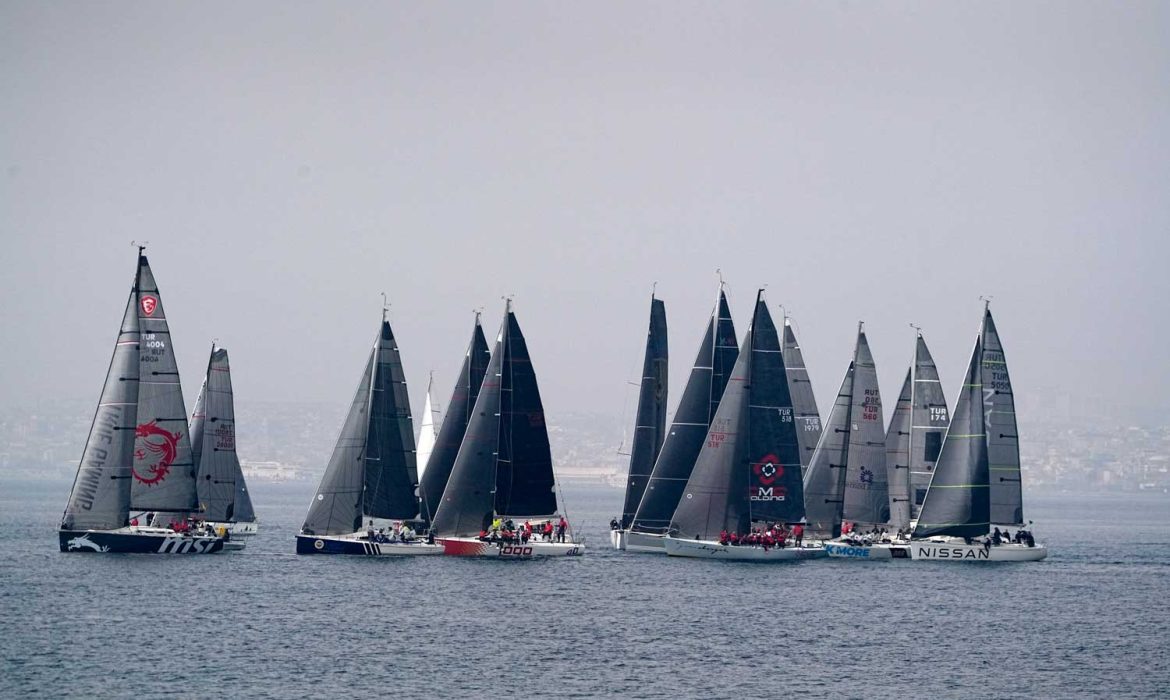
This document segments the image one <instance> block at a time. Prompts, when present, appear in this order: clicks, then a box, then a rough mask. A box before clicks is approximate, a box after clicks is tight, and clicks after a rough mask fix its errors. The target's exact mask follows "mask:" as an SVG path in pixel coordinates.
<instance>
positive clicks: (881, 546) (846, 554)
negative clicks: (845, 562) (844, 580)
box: [824, 541, 910, 561]
mask: <svg viewBox="0 0 1170 700" xmlns="http://www.w3.org/2000/svg"><path fill="white" fill-rule="evenodd" d="M824 547H825V553H826V554H828V555H829V557H830V558H832V559H852V560H854V561H888V560H890V559H909V558H910V545H909V544H907V543H904V542H903V543H901V544H898V543H890V542H879V543H877V544H864V545H855V544H848V543H845V542H834V541H828V542H825V543H824Z"/></svg>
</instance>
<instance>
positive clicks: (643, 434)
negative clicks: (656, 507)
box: [621, 297, 668, 528]
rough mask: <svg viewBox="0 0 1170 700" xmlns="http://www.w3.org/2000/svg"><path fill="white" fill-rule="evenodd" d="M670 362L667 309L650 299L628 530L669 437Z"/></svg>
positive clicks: (628, 501)
mask: <svg viewBox="0 0 1170 700" xmlns="http://www.w3.org/2000/svg"><path fill="white" fill-rule="evenodd" d="M667 361H668V357H667V343H666V306H665V304H663V303H662V300H660V299H656V298H654V297H651V299H650V328H649V330H648V331H647V333H646V352H645V355H644V357H643V360H642V386H641V389H640V390H639V391H638V416H637V418H636V420H635V425H634V442H633V446H632V447H631V449H630V472H629V476H628V477H627V479H626V499H625V504H624V506H623V507H622V523H621V524H622V527H623V528H627V527H629V526H630V523H631V522H633V520H634V514H635V513H636V512H637V510H638V504H639V503H641V502H642V495H643V494H644V493H645V492H646V484H647V483H648V482H649V480H650V475H651V474H652V473H653V471H654V463H655V462H656V461H657V460H658V453H659V452H660V451H661V449H662V440H663V438H664V436H665V435H666V389H667Z"/></svg>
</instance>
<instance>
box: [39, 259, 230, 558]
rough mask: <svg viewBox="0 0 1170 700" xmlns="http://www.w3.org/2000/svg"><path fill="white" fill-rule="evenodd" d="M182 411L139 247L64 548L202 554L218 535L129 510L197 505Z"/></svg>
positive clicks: (216, 543) (65, 523)
mask: <svg viewBox="0 0 1170 700" xmlns="http://www.w3.org/2000/svg"><path fill="white" fill-rule="evenodd" d="M195 475H196V470H195V464H194V462H193V461H192V459H191V442H190V436H189V434H188V428H187V412H186V409H185V408H184V407H183V392H182V388H181V387H180V384H179V371H178V367H177V365H176V363H175V352H174V348H173V347H172V346H171V334H170V328H169V326H168V324H167V320H166V314H165V313H164V312H163V305H162V297H161V296H160V295H159V290H158V285H157V283H156V282H155V278H154V273H153V272H152V271H151V269H150V263H149V262H148V261H147V259H146V255H145V254H144V247H143V246H139V247H138V256H137V265H136V267H135V273H134V286H133V287H132V288H131V290H130V299H129V300H128V301H127V302H126V311H125V313H124V314H123V316H122V325H121V327H120V330H119V334H118V340H117V343H116V344H115V346H114V354H113V357H112V358H111V360H110V367H109V370H108V372H107V373H106V383H105V386H104V387H103V389H102V394H101V399H100V400H99V401H98V406H97V411H96V412H95V414H94V420H93V425H92V426H91V427H90V431H89V438H88V439H87V440H86V444H85V451H84V452H83V453H82V457H81V463H80V464H79V465H78V468H77V476H76V478H75V479H74V481H73V488H72V489H71V491H70V494H69V501H68V503H67V504H66V506H65V513H64V515H63V516H62V518H61V527H60V530H59V531H58V539H59V544H60V548H61V551H62V552H106V553H122V552H126V553H144V554H145V553H159V554H207V553H211V552H218V551H220V550H222V549H223V545H224V539H223V538H222V537H216V536H212V535H195V534H191V533H178V532H175V531H174V530H171V529H169V528H162V527H142V526H139V524H138V522H137V518H135V519H133V520H131V518H130V512H131V510H134V511H140V512H147V511H151V512H160V513H172V512H190V511H194V510H197V508H198V501H197V499H196V488H195Z"/></svg>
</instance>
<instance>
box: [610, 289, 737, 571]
mask: <svg viewBox="0 0 1170 700" xmlns="http://www.w3.org/2000/svg"><path fill="white" fill-rule="evenodd" d="M738 356H739V343H738V342H737V341H736V338H735V325H734V324H733V323H732V320H731V309H730V307H729V306H728V304H727V295H726V294H725V293H724V291H723V286H722V284H721V285H720V287H719V299H718V300H717V302H716V304H715V309H714V311H713V312H712V313H711V320H710V322H709V323H708V324H707V331H706V333H705V334H704V336H703V341H702V343H701V344H700V345H699V352H698V355H696V357H695V364H694V366H693V367H692V368H691V375H690V377H689V378H688V379H687V384H686V387H685V388H683V393H682V399H681V400H680V401H679V403H678V408H677V409H675V412H674V420H673V421H671V424H670V431H669V432H668V433H667V434H666V437H665V439H664V440H663V443H662V449H661V450H660V451H659V453H658V459H657V460H656V461H655V463H654V470H653V472H652V473H651V474H650V479H649V482H648V483H647V485H646V491H645V493H644V494H643V495H642V502H641V503H640V504H638V510H637V512H636V513H635V514H634V520H633V522H632V524H631V525H630V528H629V530H628V531H627V533H626V538H625V549H628V550H630V551H635V552H657V553H660V554H661V553H663V552H664V550H663V543H662V540H663V538H664V537H665V536H666V533H667V531H668V530H669V529H670V519H671V517H672V516H673V515H674V509H675V508H676V507H677V506H678V501H679V498H681V497H682V493H683V489H684V488H685V487H686V484H687V479H688V478H690V475H691V470H692V469H693V468H694V466H695V458H696V457H698V455H699V450H700V449H701V448H702V446H703V438H704V437H705V436H706V435H707V429H708V428H709V427H710V426H711V419H712V418H714V416H715V411H716V410H717V409H718V408H719V400H720V398H721V397H722V396H723V391H724V389H725V387H726V386H727V379H728V377H729V376H730V375H731V369H732V367H734V366H735V362H736V359H737V358H738Z"/></svg>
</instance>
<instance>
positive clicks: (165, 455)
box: [130, 255, 198, 512]
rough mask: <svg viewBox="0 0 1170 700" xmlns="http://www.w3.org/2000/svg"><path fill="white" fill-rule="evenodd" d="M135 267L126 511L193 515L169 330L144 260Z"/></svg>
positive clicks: (191, 476)
mask: <svg viewBox="0 0 1170 700" xmlns="http://www.w3.org/2000/svg"><path fill="white" fill-rule="evenodd" d="M138 267H139V272H138V285H137V290H136V291H137V301H138V303H137V311H138V329H139V331H140V334H139V352H138V360H139V381H138V415H137V421H138V424H137V426H136V428H135V431H134V433H135V437H136V438H137V439H136V440H135V443H134V459H133V462H132V465H131V475H132V477H133V479H132V481H131V484H130V507H131V508H132V509H135V510H143V511H147V510H152V511H164V512H165V511H170V512H174V511H192V510H195V509H197V508H198V498H197V494H196V490H195V481H196V479H195V477H196V470H195V463H194V461H192V459H191V439H190V434H189V432H188V425H187V409H186V407H185V406H184V405H183V389H182V386H181V385H180V383H179V370H178V366H177V364H176V363H175V350H174V347H173V346H172V344H171V332H170V327H169V325H168V324H167V318H166V313H164V311H163V304H162V297H161V296H160V295H159V291H158V285H157V284H156V282H155V279H154V273H153V272H151V269H150V264H149V263H148V262H147V260H146V256H145V255H139V256H138Z"/></svg>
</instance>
